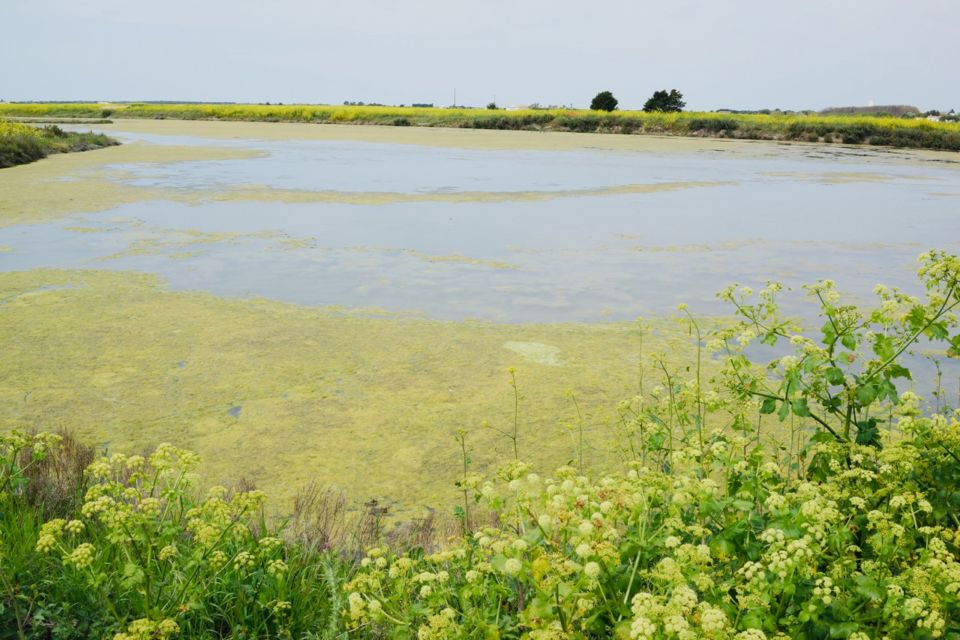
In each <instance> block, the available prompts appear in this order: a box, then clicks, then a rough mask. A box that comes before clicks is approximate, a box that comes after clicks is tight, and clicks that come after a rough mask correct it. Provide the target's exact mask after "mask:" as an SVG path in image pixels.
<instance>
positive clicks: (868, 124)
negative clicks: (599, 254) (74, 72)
mask: <svg viewBox="0 0 960 640" xmlns="http://www.w3.org/2000/svg"><path fill="white" fill-rule="evenodd" d="M3 115H7V116H18V117H44V116H46V117H64V116H72V117H107V116H109V117H112V118H156V119H165V118H169V119H180V120H241V121H255V122H313V123H347V124H349V123H354V124H380V125H392V126H428V127H434V126H437V127H461V128H475V129H511V130H526V129H533V130H545V131H576V132H596V133H627V134H630V133H647V134H663V135H682V136H711V137H728V138H742V139H753V140H796V141H806V142H828V143H843V144H869V145H883V146H893V147H908V148H918V149H919V148H922V149H936V150H946V151H960V123H951V122H931V121H927V120H924V119H920V118H916V119H906V118H895V117H880V116H862V115H830V116H817V115H802V114H796V115H786V114H735V113H712V112H711V113H696V112H680V113H647V112H643V111H615V112H612V113H602V114H601V113H598V112H595V111H587V110H583V109H521V110H510V111H508V110H500V111H492V110H489V109H467V108H453V109H441V108H424V107H379V106H322V105H321V106H318V105H241V104H237V105H233V104H230V105H224V104H141V103H133V104H124V105H113V104H111V105H90V104H0V116H3Z"/></svg>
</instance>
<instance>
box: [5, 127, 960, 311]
mask: <svg viewBox="0 0 960 640" xmlns="http://www.w3.org/2000/svg"><path fill="white" fill-rule="evenodd" d="M211 126H215V124H214V125H211ZM259 126H262V127H270V126H271V125H270V124H264V125H259ZM142 128H143V127H142V126H141V127H137V128H132V129H134V130H129V131H125V130H124V126H123V125H122V124H119V125H115V126H114V127H112V128H111V129H110V130H109V132H110V133H111V135H115V136H117V137H119V138H120V139H122V140H123V141H125V142H128V143H149V144H153V145H188V146H196V147H210V146H225V147H235V148H242V149H246V150H251V149H252V150H255V151H256V152H258V155H257V157H251V158H243V159H231V160H214V161H187V162H174V163H142V164H137V163H126V164H117V165H108V166H105V167H101V168H100V169H101V172H102V171H103V170H105V171H106V173H102V175H106V176H108V178H109V179H110V180H111V181H114V182H117V183H120V184H123V185H131V186H136V187H144V188H149V189H150V193H151V194H153V196H152V197H153V198H156V195H155V194H156V193H158V192H159V193H170V194H177V195H178V198H179V200H178V199H177V198H171V199H164V198H160V199H150V200H144V201H141V202H134V203H130V204H124V205H122V206H119V207H115V208H112V209H110V210H107V211H102V212H99V213H94V214H75V215H70V216H67V217H65V218H62V219H58V220H56V221H54V222H47V223H39V224H27V225H17V226H11V227H6V228H0V245H5V246H6V247H8V248H9V249H12V250H9V249H8V251H7V252H4V253H0V269H2V270H21V269H32V268H38V267H60V268H109V269H123V270H126V269H133V270H141V271H147V272H151V273H156V274H159V275H161V276H163V277H164V278H166V279H167V280H168V281H169V282H170V284H171V286H172V287H173V288H175V289H202V290H207V291H210V292H213V293H216V294H219V295H225V296H233V297H267V298H273V299H279V300H283V301H289V302H295V303H302V304H309V305H343V306H348V307H377V308H384V309H387V310H391V311H404V312H415V313H422V314H426V315H428V316H430V317H434V318H440V319H454V320H456V319H464V318H480V319H486V320H494V321H500V322H557V321H561V322H563V321H597V320H609V319H630V318H633V317H635V316H636V315H637V314H654V313H660V312H664V311H667V310H670V309H673V308H674V307H675V306H676V305H677V304H678V303H680V302H686V303H688V304H690V306H691V307H692V308H695V309H697V310H699V311H702V312H704V313H712V312H715V311H719V310H721V309H722V308H721V307H720V306H718V304H717V303H716V302H715V301H714V293H715V292H716V291H717V290H719V289H720V288H722V287H724V286H725V285H727V284H729V283H731V282H740V283H744V284H750V285H757V284H762V283H763V282H764V281H765V280H767V279H776V280H782V281H784V282H786V283H787V284H788V285H791V286H797V285H799V284H801V283H805V282H812V281H814V280H816V279H818V278H826V277H829V278H834V279H836V280H837V281H838V283H839V284H840V286H841V287H842V288H845V289H847V290H849V291H850V292H851V293H853V294H854V295H855V296H858V297H861V298H864V297H866V296H867V295H868V294H869V291H870V289H871V288H872V287H873V285H874V284H876V283H878V282H883V283H886V284H890V285H904V286H911V285H912V283H913V282H914V276H913V272H914V269H915V259H916V256H917V254H918V253H920V252H921V251H924V250H926V249H929V248H942V249H946V250H950V251H954V252H956V251H960V162H951V161H950V159H949V158H948V157H947V158H946V159H945V157H943V156H939V157H934V156H924V155H922V154H910V153H904V152H892V153H891V152H884V151H878V150H864V149H860V148H839V147H838V148H824V147H816V146H808V145H778V144H773V143H746V142H741V143H733V142H731V143H729V144H730V145H731V146H730V150H731V151H734V152H729V151H726V150H725V149H724V147H723V146H722V145H721V146H717V145H712V146H711V145H705V146H704V147H703V148H697V147H695V146H691V145H689V144H687V145H685V146H684V147H683V148H682V149H680V150H677V149H671V148H670V142H671V141H670V140H666V141H664V142H663V144H662V145H660V146H655V147H651V148H649V149H643V150H635V151H630V150H610V149H588V148H587V149H557V150H542V149H539V150H538V149H522V148H511V149H478V148H456V147H450V146H446V147H436V146H430V145H429V144H423V145H418V144H387V143H382V142H369V141H364V140H343V139H340V140H323V139H319V140H317V139H299V140H298V139H281V140H276V139H274V140H264V139H258V138H256V137H251V138H249V139H228V140H224V139H212V138H206V137H199V136H185V135H162V134H158V133H144V132H143V131H142ZM498 133H501V132H489V135H492V136H493V135H497V134H498ZM531 135H536V134H531ZM958 160H960V158H958ZM88 178H89V176H88V175H87V174H85V173H79V174H78V175H66V176H62V177H61V178H60V179H63V180H73V181H78V180H85V179H88ZM158 190H159V191H158ZM184 194H196V198H195V199H193V200H190V201H184V197H183V196H184Z"/></svg>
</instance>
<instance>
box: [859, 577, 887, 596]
mask: <svg viewBox="0 0 960 640" xmlns="http://www.w3.org/2000/svg"><path fill="white" fill-rule="evenodd" d="M853 581H854V583H855V585H854V587H853V590H854V592H856V593H857V594H858V595H860V596H863V597H864V598H866V599H867V600H870V601H872V602H879V601H881V600H883V599H884V597H885V596H886V593H885V592H884V589H882V588H881V587H880V585H879V584H877V581H876V580H875V579H873V578H871V577H870V576H865V575H858V576H856V577H855V578H854V579H853Z"/></svg>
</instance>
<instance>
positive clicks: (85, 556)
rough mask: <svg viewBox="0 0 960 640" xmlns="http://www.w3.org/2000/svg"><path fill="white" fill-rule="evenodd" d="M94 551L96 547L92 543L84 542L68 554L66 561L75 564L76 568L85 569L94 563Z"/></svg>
mask: <svg viewBox="0 0 960 640" xmlns="http://www.w3.org/2000/svg"><path fill="white" fill-rule="evenodd" d="M94 551H95V549H94V547H93V545H92V544H90V543H89V542H84V543H83V544H81V545H79V546H78V547H77V548H76V549H74V550H73V551H72V552H71V553H70V555H69V556H67V558H66V559H65V562H66V563H67V564H70V565H73V567H74V568H75V569H85V568H86V567H89V566H90V565H91V564H92V563H93V553H94Z"/></svg>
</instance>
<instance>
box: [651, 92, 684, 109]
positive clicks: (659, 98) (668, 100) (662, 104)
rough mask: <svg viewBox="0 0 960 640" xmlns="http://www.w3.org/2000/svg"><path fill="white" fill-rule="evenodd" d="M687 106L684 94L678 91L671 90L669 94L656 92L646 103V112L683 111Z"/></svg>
mask: <svg viewBox="0 0 960 640" xmlns="http://www.w3.org/2000/svg"><path fill="white" fill-rule="evenodd" d="M686 105H687V103H686V102H684V101H683V94H682V93H680V92H679V91H677V90H676V89H671V90H670V92H669V93H668V92H667V91H666V90H665V89H664V90H663V91H654V92H653V95H652V96H650V98H649V99H648V100H647V101H646V102H645V103H644V105H643V110H644V111H683V108H684V107H685V106H686Z"/></svg>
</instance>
